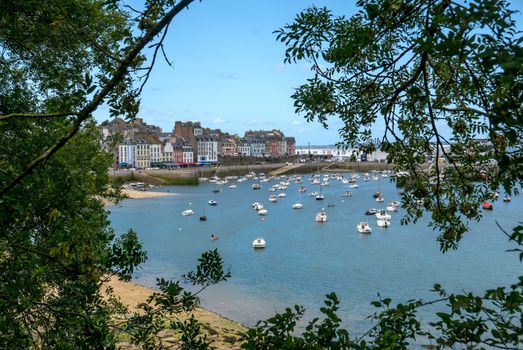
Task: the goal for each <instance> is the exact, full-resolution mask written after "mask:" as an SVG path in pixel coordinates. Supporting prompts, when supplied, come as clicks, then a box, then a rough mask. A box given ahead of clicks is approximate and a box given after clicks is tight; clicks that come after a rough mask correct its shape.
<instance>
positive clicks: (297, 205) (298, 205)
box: [292, 202, 303, 209]
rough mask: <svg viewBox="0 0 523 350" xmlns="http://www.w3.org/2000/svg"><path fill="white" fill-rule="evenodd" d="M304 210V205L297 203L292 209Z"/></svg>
mask: <svg viewBox="0 0 523 350" xmlns="http://www.w3.org/2000/svg"><path fill="white" fill-rule="evenodd" d="M301 208H303V204H301V203H300V202H296V203H294V204H293V205H292V209H301Z"/></svg>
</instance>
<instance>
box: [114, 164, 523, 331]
mask: <svg viewBox="0 0 523 350" xmlns="http://www.w3.org/2000/svg"><path fill="white" fill-rule="evenodd" d="M345 176H347V175H346V174H345ZM309 177H310V175H305V176H303V179H304V184H303V185H305V186H306V187H307V190H308V191H307V192H305V193H301V194H300V193H299V192H298V188H299V187H300V186H301V185H298V184H295V183H291V184H290V186H289V187H288V189H287V190H286V191H284V192H285V193H286V197H285V198H278V199H279V200H278V202H277V203H270V202H269V201H268V198H269V195H270V194H277V193H279V192H283V191H277V192H273V193H269V192H268V191H267V190H268V189H269V187H270V186H271V185H273V184H274V183H277V181H271V182H269V183H261V187H262V188H261V189H260V190H253V189H251V185H252V184H253V183H254V182H255V181H253V180H249V181H246V182H243V183H236V182H235V181H232V182H229V183H228V184H225V185H222V186H220V188H221V191H220V192H219V193H213V192H212V190H213V189H214V188H215V185H214V184H211V183H204V184H200V185H198V186H189V187H181V186H176V187H162V188H159V189H158V191H169V192H175V193H176V195H175V196H169V197H158V198H147V199H140V200H126V201H124V202H122V203H121V204H120V205H118V206H113V207H109V210H110V211H111V215H110V219H111V221H112V226H113V227H114V228H115V229H116V231H117V233H122V232H124V231H125V230H127V229H129V228H133V229H135V230H136V231H137V232H138V235H139V237H140V240H141V241H142V242H143V244H144V248H145V249H146V250H147V252H148V257H149V259H148V261H147V262H146V263H145V264H144V265H143V269H141V270H138V271H137V272H136V273H135V275H134V278H135V281H136V282H138V283H141V284H143V285H146V286H151V287H152V286H154V284H155V279H156V277H165V278H173V279H175V278H178V277H179V276H180V275H181V274H183V273H185V272H188V271H190V270H191V269H194V267H195V266H196V264H197V259H198V257H199V256H200V254H201V253H202V252H204V251H205V250H209V249H214V248H217V249H218V250H219V252H220V254H221V255H222V257H223V260H224V262H225V266H226V267H230V269H231V273H232V278H231V279H230V280H229V281H228V282H226V283H224V284H221V285H218V286H213V287H211V288H209V289H208V290H207V291H206V292H205V293H204V294H203V295H202V306H203V307H205V308H207V309H209V310H212V311H216V312H218V313H220V314H222V315H224V316H225V317H228V318H231V319H233V320H236V321H239V322H242V323H245V324H246V325H249V326H252V325H254V324H255V322H256V321H258V320H261V319H265V318H268V317H270V316H272V315H274V313H275V312H277V311H283V309H284V308H285V307H287V306H292V305H294V304H301V305H303V306H305V307H306V309H307V313H306V319H310V318H312V317H314V316H317V315H318V313H319V308H320V307H321V306H322V305H323V300H324V295H325V294H327V293H330V292H336V293H337V295H338V297H339V298H340V300H341V309H340V312H339V315H340V316H341V318H342V319H343V320H344V325H345V326H347V327H349V328H350V329H351V330H352V331H354V332H356V333H362V332H364V331H365V330H366V329H367V328H368V325H369V321H368V320H367V319H366V317H367V316H369V315H371V314H372V313H373V312H374V311H376V309H375V308H374V307H372V306H371V305H370V302H371V301H373V300H377V299H378V295H377V293H380V294H381V296H382V297H390V298H392V299H393V301H394V302H395V303H396V302H405V301H407V300H409V299H413V298H422V299H424V300H431V299H436V297H437V296H436V295H435V294H434V293H431V292H430V290H431V289H432V287H433V284H434V283H436V282H437V283H440V284H442V286H443V287H444V288H446V289H447V290H449V291H452V292H461V291H463V290H466V291H473V292H482V291H484V290H485V289H488V288H492V287H495V286H498V285H509V284H511V283H514V282H515V281H516V279H517V277H518V276H519V275H520V274H521V264H520V262H519V261H518V258H517V256H516V254H515V253H507V252H506V250H507V249H510V248H512V247H513V245H510V244H509V243H508V239H507V237H506V236H505V235H504V234H503V233H502V232H501V231H500V229H499V228H498V227H497V225H496V221H497V222H498V223H499V224H500V225H501V226H502V227H504V228H505V229H506V230H507V231H509V232H511V230H512V227H514V226H515V225H517V222H518V220H519V219H520V218H521V215H520V214H521V212H522V209H523V202H522V200H521V198H519V197H514V198H512V201H511V202H510V203H503V202H502V201H501V200H500V201H498V202H494V210H493V211H492V212H484V218H483V220H482V221H481V222H480V223H475V222H474V223H472V224H471V231H470V232H469V233H468V234H466V236H465V237H464V238H463V240H462V242H461V243H460V247H459V249H458V250H457V251H450V252H447V253H446V254H443V253H441V252H440V251H439V244H438V243H437V241H436V233H435V232H433V231H432V229H431V228H429V227H428V221H429V220H428V217H424V218H422V219H421V220H420V221H419V222H418V223H417V224H415V225H413V224H411V225H408V226H401V225H400V219H401V217H402V215H403V214H404V211H403V210H402V209H400V210H399V212H398V213H393V214H392V220H391V222H392V225H391V227H389V228H386V229H380V228H378V227H377V225H376V219H375V217H374V216H372V217H371V216H365V215H364V214H363V213H364V211H365V210H366V209H368V208H370V207H376V208H379V207H380V204H379V203H376V202H375V200H374V198H372V194H373V193H374V192H375V191H377V190H378V187H379V189H380V191H381V192H382V193H383V196H384V198H385V202H384V204H386V203H388V202H391V201H393V200H399V199H400V196H399V194H398V189H397V188H396V186H395V184H393V183H390V182H389V178H382V177H380V180H379V181H373V180H371V181H369V182H363V181H361V178H360V180H359V181H358V185H359V186H360V187H359V188H355V189H350V190H352V192H353V195H352V197H342V196H341V193H342V192H344V191H346V190H349V187H348V184H343V183H342V182H341V181H334V180H331V181H330V186H328V187H323V190H322V192H323V194H324V195H325V200H323V201H317V200H315V199H314V197H311V196H309V194H310V192H312V191H319V190H320V186H313V185H311V184H310V182H309V181H308V179H309ZM280 181H281V179H280ZM256 182H257V181H256ZM233 183H234V184H235V185H236V186H237V187H236V188H228V186H229V185H231V184H233ZM300 195H301V198H300ZM210 199H213V200H216V201H217V202H218V205H217V206H209V205H208V203H207V201H208V200H210ZM298 200H300V201H301V203H303V205H304V207H303V209H301V210H295V209H292V208H291V206H292V204H293V203H295V202H296V201H298ZM256 201H257V202H262V203H263V204H264V206H265V208H266V209H268V211H269V212H268V214H267V215H266V216H259V215H258V214H257V212H256V211H255V210H253V209H252V206H251V204H252V203H253V202H256ZM330 201H332V202H333V203H334V204H335V206H334V207H331V208H328V207H327V205H328V203H329V202H330ZM321 208H325V209H326V211H327V214H328V222H327V223H324V224H318V223H316V222H315V220H314V217H315V215H316V213H317V212H318V211H319V210H320V209H321ZM186 209H192V210H194V212H195V214H194V215H192V216H182V215H181V213H182V211H184V210H186ZM204 210H205V215H206V216H207V221H203V222H202V221H199V216H200V215H202V214H203V211H204ZM364 220H368V221H369V223H370V225H371V226H372V228H373V232H372V234H370V235H362V234H360V233H358V231H357V229H356V225H357V224H358V222H360V221H364ZM211 233H214V234H216V235H218V237H219V240H216V241H211V240H210V235H211ZM260 236H261V237H263V238H264V239H265V240H266V241H267V247H266V248H265V249H263V250H253V248H252V241H253V240H254V239H255V238H257V237H260ZM436 307H437V306H436ZM433 311H434V309H427V310H425V311H422V312H421V313H420V315H421V318H422V319H424V320H428V319H429V318H430V312H433Z"/></svg>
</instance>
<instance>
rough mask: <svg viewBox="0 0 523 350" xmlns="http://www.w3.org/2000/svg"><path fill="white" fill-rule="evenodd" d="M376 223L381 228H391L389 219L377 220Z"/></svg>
mask: <svg viewBox="0 0 523 350" xmlns="http://www.w3.org/2000/svg"><path fill="white" fill-rule="evenodd" d="M376 223H377V224H378V226H379V227H389V226H390V221H389V220H387V219H378V220H376Z"/></svg>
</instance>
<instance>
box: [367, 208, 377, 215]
mask: <svg viewBox="0 0 523 350" xmlns="http://www.w3.org/2000/svg"><path fill="white" fill-rule="evenodd" d="M377 212H378V209H376V208H370V209H367V211H366V212H365V215H375V214H376V213H377Z"/></svg>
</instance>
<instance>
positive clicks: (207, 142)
mask: <svg viewBox="0 0 523 350" xmlns="http://www.w3.org/2000/svg"><path fill="white" fill-rule="evenodd" d="M196 142H197V145H198V146H197V147H198V152H197V157H198V158H197V161H198V163H217V162H218V139H216V138H214V137H211V136H198V137H197V138H196Z"/></svg>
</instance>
